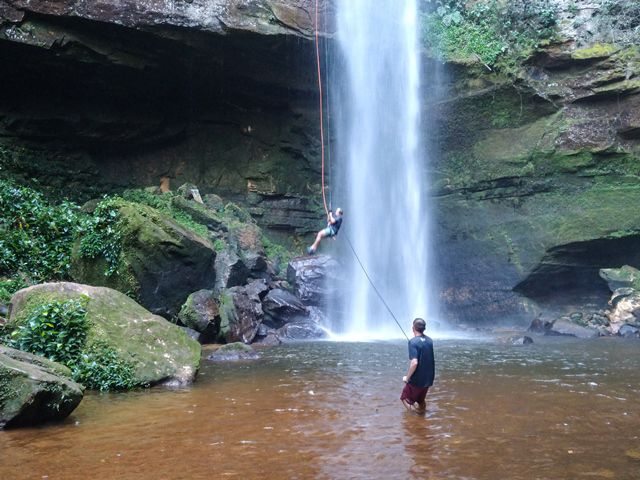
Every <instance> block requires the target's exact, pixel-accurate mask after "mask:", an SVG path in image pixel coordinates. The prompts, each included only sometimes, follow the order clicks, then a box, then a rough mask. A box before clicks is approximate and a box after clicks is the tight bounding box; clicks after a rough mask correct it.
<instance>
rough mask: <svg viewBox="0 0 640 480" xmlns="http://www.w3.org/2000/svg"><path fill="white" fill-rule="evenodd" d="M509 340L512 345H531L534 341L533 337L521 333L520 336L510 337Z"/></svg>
mask: <svg viewBox="0 0 640 480" xmlns="http://www.w3.org/2000/svg"><path fill="white" fill-rule="evenodd" d="M507 341H508V343H510V344H511V345H530V344H532V343H533V338H531V337H528V336H527V335H520V336H515V337H510V338H509V339H508V340H507Z"/></svg>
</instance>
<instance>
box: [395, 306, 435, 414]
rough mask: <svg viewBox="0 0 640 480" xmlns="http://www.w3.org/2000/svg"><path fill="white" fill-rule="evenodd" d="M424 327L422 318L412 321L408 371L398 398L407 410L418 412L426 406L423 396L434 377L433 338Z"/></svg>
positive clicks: (422, 410) (424, 323)
mask: <svg viewBox="0 0 640 480" xmlns="http://www.w3.org/2000/svg"><path fill="white" fill-rule="evenodd" d="M426 327H427V324H426V322H425V321H424V320H423V319H422V318H416V319H415V320H414V321H413V327H412V331H413V338H412V339H411V340H409V371H408V372H407V375H406V376H404V377H402V381H403V382H404V383H405V386H404V388H403V390H402V395H400V400H401V401H402V404H403V405H404V406H405V407H406V408H407V410H409V411H411V410H415V411H416V412H419V413H423V412H424V411H425V410H426V408H427V404H426V402H425V398H426V396H427V392H428V391H429V387H430V386H431V385H433V379H434V377H435V361H434V358H433V340H431V339H430V338H429V337H427V336H426V335H425V334H424V330H425V328H426ZM416 404H417V405H418V406H417V407H416V406H415V405H416Z"/></svg>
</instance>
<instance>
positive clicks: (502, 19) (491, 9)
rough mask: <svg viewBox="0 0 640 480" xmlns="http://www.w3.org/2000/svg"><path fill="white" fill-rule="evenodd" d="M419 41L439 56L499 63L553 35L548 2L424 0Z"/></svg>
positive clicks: (526, 52)
mask: <svg viewBox="0 0 640 480" xmlns="http://www.w3.org/2000/svg"><path fill="white" fill-rule="evenodd" d="M427 5H428V7H429V8H428V9H427V12H426V13H425V14H424V18H423V24H424V30H423V36H424V42H423V43H424V45H425V47H426V48H427V49H428V50H430V51H431V52H432V53H434V54H436V55H440V56H442V57H443V58H444V59H445V60H449V61H454V62H462V63H476V62H477V61H478V60H479V61H480V62H482V63H483V64H484V65H486V66H488V67H498V68H500V67H505V66H508V65H512V64H513V63H514V62H516V61H518V60H519V59H522V58H525V57H527V56H529V55H530V53H531V51H532V50H533V49H535V48H537V47H538V46H539V45H541V44H542V43H545V42H548V41H549V40H551V39H553V38H554V36H555V26H556V22H557V15H558V12H557V7H556V4H555V2H553V1H551V0H512V1H509V2H501V1H498V0H481V1H478V2H466V1H465V0H428V1H427Z"/></svg>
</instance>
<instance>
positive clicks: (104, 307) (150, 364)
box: [8, 282, 200, 385]
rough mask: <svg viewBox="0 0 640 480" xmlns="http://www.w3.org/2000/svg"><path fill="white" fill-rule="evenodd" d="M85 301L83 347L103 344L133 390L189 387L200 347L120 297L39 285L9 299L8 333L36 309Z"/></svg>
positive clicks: (84, 288) (105, 290)
mask: <svg viewBox="0 0 640 480" xmlns="http://www.w3.org/2000/svg"><path fill="white" fill-rule="evenodd" d="M83 296H86V297H88V298H89V300H88V302H87V304H86V312H87V313H86V319H87V321H88V323H89V325H90V327H89V333H88V335H87V340H86V343H87V344H89V345H91V344H98V343H103V344H106V345H107V346H108V347H110V348H112V349H113V350H115V351H116V353H117V355H118V356H119V357H120V358H121V359H122V360H125V361H127V362H130V363H131V364H132V365H133V366H134V379H133V380H134V383H135V384H142V385H144V384H147V385H152V384H157V383H161V382H162V383H179V384H184V383H189V382H191V381H193V379H194V378H195V375H196V373H197V371H198V368H199V365H200V344H198V342H196V341H194V340H192V339H190V338H189V337H188V336H187V334H186V333H184V332H183V331H182V329H180V328H179V327H177V326H176V325H174V324H172V323H170V322H168V321H166V320H165V319H163V318H162V317H159V316H157V315H153V314H151V313H150V312H149V311H147V310H145V309H144V308H143V307H142V306H140V305H139V304H137V303H136V302H135V301H133V300H132V299H131V298H129V297H127V296H126V295H124V294H122V293H120V292H117V291H115V290H112V289H110V288H104V287H91V286H88V285H80V284H77V283H66V282H61V283H45V284H40V285H35V286H33V287H29V288H25V289H23V290H20V291H19V292H17V293H16V294H15V295H14V296H13V297H12V299H11V315H10V317H9V323H8V327H9V328H14V327H16V326H17V325H20V324H21V323H22V322H23V321H24V320H25V318H26V317H27V316H28V314H29V312H30V311H31V310H32V309H33V308H35V307H36V306H38V305H40V304H43V303H46V302H49V301H51V300H61V301H64V300H68V299H80V298H84V297H83Z"/></svg>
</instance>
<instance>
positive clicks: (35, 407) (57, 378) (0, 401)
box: [0, 345, 83, 429]
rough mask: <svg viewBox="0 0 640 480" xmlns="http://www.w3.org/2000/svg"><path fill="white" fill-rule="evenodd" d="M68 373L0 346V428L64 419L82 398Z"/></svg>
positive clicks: (47, 362)
mask: <svg viewBox="0 0 640 480" xmlns="http://www.w3.org/2000/svg"><path fill="white" fill-rule="evenodd" d="M70 377H71V371H70V370H69V369H68V368H66V367H64V366H62V365H60V364H58V363H55V362H52V361H50V360H47V359H46V358H42V357H38V356H36V355H32V354H30V353H25V352H21V351H19V350H14V349H13V348H9V347H5V346H3V345H0V429H2V428H5V427H17V426H23V425H36V424H39V423H43V422H47V421H50V420H60V419H63V418H66V417H67V416H68V415H69V414H70V413H71V412H73V410H74V409H75V408H76V407H77V406H78V404H79V403H80V401H81V400H82V397H83V387H82V386H81V385H79V384H77V383H75V382H73V381H72V380H71V379H70Z"/></svg>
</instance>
